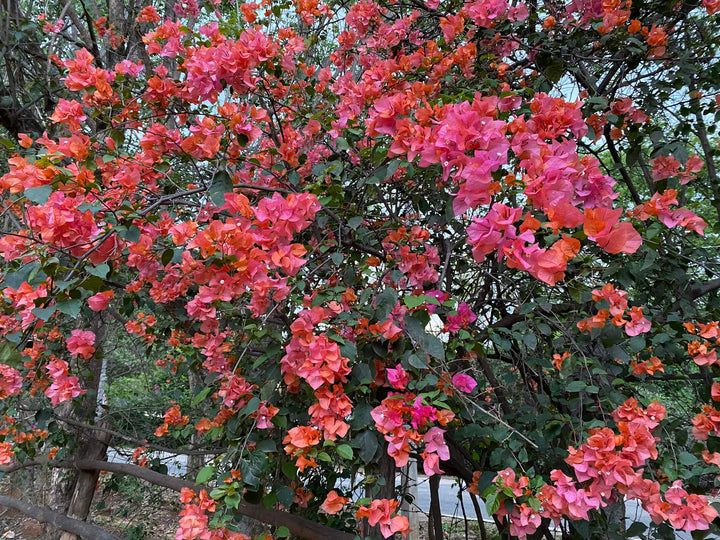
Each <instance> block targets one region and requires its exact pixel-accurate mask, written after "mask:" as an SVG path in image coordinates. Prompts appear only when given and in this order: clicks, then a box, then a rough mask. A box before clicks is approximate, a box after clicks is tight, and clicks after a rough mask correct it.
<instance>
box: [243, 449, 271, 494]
mask: <svg viewBox="0 0 720 540" xmlns="http://www.w3.org/2000/svg"><path fill="white" fill-rule="evenodd" d="M267 464H268V460H267V456H266V455H265V452H263V451H261V450H253V451H252V452H250V453H249V454H248V455H247V457H246V458H245V459H243V460H242V461H241V462H240V472H241V473H242V479H243V482H245V483H246V484H247V485H249V486H252V487H258V486H259V485H260V477H261V476H262V475H263V474H265V472H266V469H267Z"/></svg>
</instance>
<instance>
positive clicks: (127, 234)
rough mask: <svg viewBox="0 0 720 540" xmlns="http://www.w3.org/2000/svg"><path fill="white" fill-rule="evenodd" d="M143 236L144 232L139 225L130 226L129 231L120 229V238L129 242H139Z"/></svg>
mask: <svg viewBox="0 0 720 540" xmlns="http://www.w3.org/2000/svg"><path fill="white" fill-rule="evenodd" d="M141 234H142V231H140V229H139V228H138V226H137V225H130V226H129V227H128V228H127V229H120V228H118V236H119V237H120V238H124V239H125V240H127V241H128V242H137V241H138V240H140V235H141Z"/></svg>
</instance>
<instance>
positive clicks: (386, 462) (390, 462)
mask: <svg viewBox="0 0 720 540" xmlns="http://www.w3.org/2000/svg"><path fill="white" fill-rule="evenodd" d="M378 466H379V467H380V471H379V472H378V478H383V479H385V485H383V486H380V490H379V491H378V493H377V494H372V493H371V491H370V490H371V488H367V493H366V496H368V497H372V498H374V499H394V498H395V460H394V459H393V458H392V457H391V456H389V455H388V453H387V448H384V449H383V453H382V457H381V458H380V461H379V463H378ZM362 536H363V538H366V537H368V536H369V537H370V538H373V539H376V540H384V536H383V535H382V533H381V532H380V525H375V526H374V527H371V526H370V524H369V523H368V520H367V519H363V523H362Z"/></svg>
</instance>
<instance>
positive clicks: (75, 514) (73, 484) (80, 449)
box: [51, 314, 111, 540]
mask: <svg viewBox="0 0 720 540" xmlns="http://www.w3.org/2000/svg"><path fill="white" fill-rule="evenodd" d="M91 329H92V331H93V332H94V333H95V347H96V349H97V352H96V354H95V355H94V356H93V357H92V358H91V359H90V360H89V361H88V362H87V363H86V364H85V365H84V366H83V368H85V369H86V370H87V372H89V373H88V374H87V375H86V376H85V377H82V379H81V380H82V386H83V388H84V389H85V390H86V394H85V396H84V397H83V400H82V402H81V405H80V407H78V408H77V409H75V410H74V411H73V409H72V407H71V406H70V402H66V403H64V404H63V405H67V406H66V407H63V408H62V412H61V413H60V415H61V416H65V417H67V418H68V420H73V419H75V420H78V421H79V422H82V423H83V424H86V425H87V424H95V423H96V421H98V420H99V411H100V409H99V403H98V400H99V399H101V396H100V392H99V390H100V381H101V380H102V375H103V366H104V362H105V360H104V358H105V357H104V355H103V354H102V351H101V349H102V344H103V342H104V341H105V333H106V330H107V321H106V319H105V317H104V316H102V315H101V314H99V315H98V316H96V317H95V318H94V319H93V321H92V323H91ZM73 367H75V368H76V367H77V366H73ZM79 371H80V370H77V372H79ZM97 427H98V428H99V429H84V428H79V427H77V428H73V430H74V431H75V433H76V437H77V446H76V447H75V452H74V455H73V459H74V460H75V461H79V460H88V459H91V460H98V461H106V460H107V448H108V445H109V443H110V439H111V435H110V434H109V433H108V432H107V431H103V430H102V428H103V425H102V423H100V422H98V423H97ZM61 474H62V473H61ZM53 476H54V479H55V481H56V482H57V485H56V486H54V489H53V497H52V498H53V501H52V502H53V503H54V504H53V505H52V506H51V507H52V508H53V509H55V510H56V511H58V512H62V513H64V514H66V515H67V516H69V517H71V518H74V519H79V520H85V519H87V517H88V515H89V514H90V506H91V505H92V500H93V497H94V496H95V489H96V487H97V482H98V478H99V476H100V471H99V470H92V471H85V470H82V471H74V472H70V473H67V472H66V473H65V475H64V477H60V476H58V477H56V475H55V474H54V475H53ZM51 537H52V538H55V539H59V540H79V538H80V537H79V536H77V535H75V534H73V533H69V532H64V531H61V532H58V533H56V534H53V535H52V536H51Z"/></svg>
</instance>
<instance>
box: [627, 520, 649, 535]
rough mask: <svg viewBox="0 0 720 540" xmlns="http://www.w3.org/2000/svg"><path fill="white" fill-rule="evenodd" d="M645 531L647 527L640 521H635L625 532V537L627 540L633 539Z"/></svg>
mask: <svg viewBox="0 0 720 540" xmlns="http://www.w3.org/2000/svg"><path fill="white" fill-rule="evenodd" d="M646 530H647V525H645V524H644V523H643V522H642V521H636V522H635V523H633V524H632V525H630V526H629V527H628V529H627V531H625V536H626V537H627V538H633V537H636V536H640V535H641V534H642V533H644V532H645V531H646Z"/></svg>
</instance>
